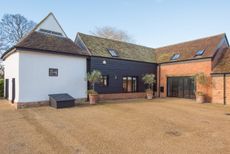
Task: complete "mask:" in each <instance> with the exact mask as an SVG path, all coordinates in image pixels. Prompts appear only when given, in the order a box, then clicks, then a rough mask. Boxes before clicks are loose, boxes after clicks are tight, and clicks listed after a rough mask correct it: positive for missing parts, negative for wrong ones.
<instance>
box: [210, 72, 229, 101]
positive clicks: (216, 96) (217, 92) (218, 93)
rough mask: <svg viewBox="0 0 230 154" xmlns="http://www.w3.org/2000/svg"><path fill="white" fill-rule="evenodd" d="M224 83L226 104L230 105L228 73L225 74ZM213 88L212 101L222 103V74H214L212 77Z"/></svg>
mask: <svg viewBox="0 0 230 154" xmlns="http://www.w3.org/2000/svg"><path fill="white" fill-rule="evenodd" d="M225 80H226V83H225V88H226V89H225V96H226V104H227V105H230V75H226V78H225ZM212 82H213V88H212V95H213V98H212V102H213V103H220V104H224V76H223V75H215V76H213V77H212Z"/></svg>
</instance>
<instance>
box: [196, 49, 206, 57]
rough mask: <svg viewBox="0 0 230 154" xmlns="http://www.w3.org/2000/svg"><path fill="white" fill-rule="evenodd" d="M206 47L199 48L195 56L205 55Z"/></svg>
mask: <svg viewBox="0 0 230 154" xmlns="http://www.w3.org/2000/svg"><path fill="white" fill-rule="evenodd" d="M204 51H205V50H204V49H203V50H198V51H197V52H196V55H195V56H201V55H203V54H204Z"/></svg>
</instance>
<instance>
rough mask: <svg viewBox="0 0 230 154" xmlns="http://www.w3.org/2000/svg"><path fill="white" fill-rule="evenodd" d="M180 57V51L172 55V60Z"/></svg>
mask: <svg viewBox="0 0 230 154" xmlns="http://www.w3.org/2000/svg"><path fill="white" fill-rule="evenodd" d="M178 58H180V54H179V53H177V54H174V55H173V56H172V57H171V60H177V59H178Z"/></svg>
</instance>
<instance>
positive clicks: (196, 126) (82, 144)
mask: <svg viewBox="0 0 230 154" xmlns="http://www.w3.org/2000/svg"><path fill="white" fill-rule="evenodd" d="M0 132H1V133H0V153H1V154H5V153H12V154H14V153H15V154H27V153H28V154H31V153H49V154H51V153H55V154H57V153H61V154H63V153H67V154H68V153H70V154H72V153H73V154H74V153H100V154H102V153H104V154H109V153H116V154H123V153H124V154H128V153H140V154H143V153H164V154H165V153H177V154H178V153H181V154H185V153H191V154H194V153H204V154H207V153H208V154H217V153H218V154H219V153H230V107H229V106H227V107H226V106H222V105H215V104H197V103H195V102H194V101H193V100H186V99H169V98H168V99H154V100H152V101H147V100H128V101H127V100H126V101H116V102H107V103H102V104H98V105H94V106H89V105H81V106H77V107H74V108H69V109H61V110H56V109H53V108H50V107H40V108H30V109H22V110H15V109H14V108H13V107H12V106H10V105H9V104H7V103H6V102H5V101H1V102H0Z"/></svg>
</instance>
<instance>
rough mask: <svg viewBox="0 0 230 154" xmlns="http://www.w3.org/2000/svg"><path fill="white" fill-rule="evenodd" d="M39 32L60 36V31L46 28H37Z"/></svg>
mask: <svg viewBox="0 0 230 154" xmlns="http://www.w3.org/2000/svg"><path fill="white" fill-rule="evenodd" d="M39 31H40V32H44V33H48V34H53V35H58V36H62V33H59V32H55V31H51V30H46V29H39Z"/></svg>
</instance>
